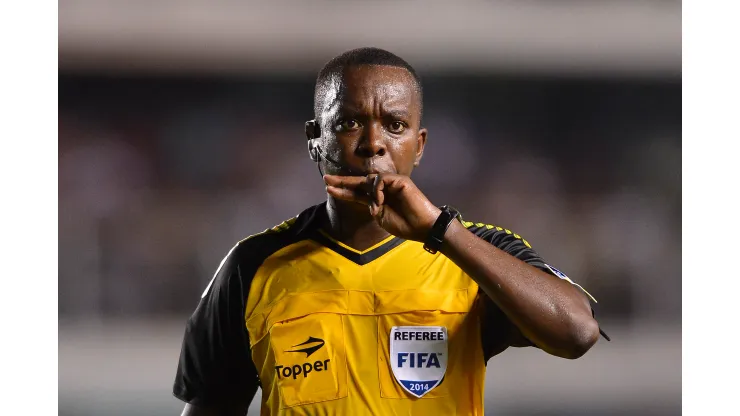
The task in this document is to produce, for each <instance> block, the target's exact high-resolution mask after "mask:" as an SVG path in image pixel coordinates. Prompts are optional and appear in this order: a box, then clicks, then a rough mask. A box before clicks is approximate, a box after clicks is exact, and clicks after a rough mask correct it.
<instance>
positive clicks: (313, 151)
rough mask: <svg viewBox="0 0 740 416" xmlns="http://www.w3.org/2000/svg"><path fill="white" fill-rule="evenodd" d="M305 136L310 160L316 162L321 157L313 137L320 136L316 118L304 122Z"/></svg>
mask: <svg viewBox="0 0 740 416" xmlns="http://www.w3.org/2000/svg"><path fill="white" fill-rule="evenodd" d="M305 132H306V138H308V155H309V157H311V160H313V161H314V162H318V161H319V160H320V158H321V155H320V152H321V151H320V150H319V147H318V144H317V143H316V141H315V140H314V139H317V138H319V137H321V128H320V127H319V124H318V123H316V120H309V121H307V122H306V127H305Z"/></svg>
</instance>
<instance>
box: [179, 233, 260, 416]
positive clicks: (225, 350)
mask: <svg viewBox="0 0 740 416" xmlns="http://www.w3.org/2000/svg"><path fill="white" fill-rule="evenodd" d="M239 251H240V246H239V245H237V246H236V247H234V248H233V249H232V250H231V251H230V252H229V254H228V255H227V256H226V258H225V259H224V260H223V262H222V263H221V265H220V266H219V268H218V270H217V271H216V275H215V276H214V277H213V280H212V281H211V283H210V284H209V286H208V287H207V288H206V290H205V292H204V293H203V296H202V298H201V300H200V302H199V304H198V306H197V308H196V309H195V312H194V313H193V315H192V316H191V317H190V319H189V320H188V322H187V326H186V329H185V336H184V339H183V342H182V351H181V353H180V361H179V364H178V367H177V375H176V377H175V383H174V387H173V394H174V395H175V397H177V398H179V399H180V400H183V401H184V402H187V403H191V404H193V405H196V406H202V407H216V408H221V407H230V406H233V405H243V404H248V403H249V402H251V400H252V398H253V397H254V393H255V392H256V390H257V387H258V386H259V378H258V376H257V370H256V368H255V366H254V363H253V362H252V358H251V353H250V349H249V336H248V334H247V329H246V324H245V321H244V319H245V318H244V313H245V308H246V301H247V295H248V294H249V283H250V282H251V276H247V279H243V277H244V276H242V275H241V268H240V265H239Z"/></svg>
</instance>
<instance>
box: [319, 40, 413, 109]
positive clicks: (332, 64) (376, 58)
mask: <svg viewBox="0 0 740 416" xmlns="http://www.w3.org/2000/svg"><path fill="white" fill-rule="evenodd" d="M360 65H381V66H393V67H397V68H404V69H405V70H407V71H409V73H411V75H412V76H413V77H414V83H415V84H416V85H415V87H416V89H417V91H418V92H419V101H420V103H419V112H420V114H419V115H420V116H421V115H423V114H424V110H423V108H424V98H423V96H424V91H423V89H422V86H421V78H420V77H419V75H418V74H417V73H416V71H415V70H414V67H412V66H411V65H410V64H409V63H408V62H406V61H405V60H403V59H402V58H401V57H399V56H398V55H395V54H393V53H391V52H388V51H386V50H384V49H380V48H373V47H366V48H357V49H352V50H349V51H347V52H344V53H342V54H341V55H338V56H335V57H334V58H332V59H331V60H330V61H329V62H327V63H326V65H324V67H323V68H321V71H319V76H318V77H317V78H316V86H315V88H314V101H313V109H314V115H315V117H316V119H317V120H318V118H319V114H320V113H321V104H322V102H323V100H324V98H325V95H326V91H327V89H326V87H325V84H326V82H327V81H329V80H330V79H332V78H333V77H334V76H341V75H342V73H343V72H344V70H345V69H346V68H349V67H353V66H360Z"/></svg>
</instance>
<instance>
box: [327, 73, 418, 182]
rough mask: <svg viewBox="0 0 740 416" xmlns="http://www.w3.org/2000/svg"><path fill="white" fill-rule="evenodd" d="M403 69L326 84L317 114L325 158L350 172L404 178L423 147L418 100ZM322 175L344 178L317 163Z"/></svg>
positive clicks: (351, 76) (346, 75)
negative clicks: (345, 167) (329, 174)
mask: <svg viewBox="0 0 740 416" xmlns="http://www.w3.org/2000/svg"><path fill="white" fill-rule="evenodd" d="M415 85H416V84H415V83H414V77H413V75H411V74H410V73H409V72H408V71H407V70H405V69H404V68H396V67H391V66H375V65H363V66H356V67H350V68H347V69H345V71H344V74H343V76H342V77H341V78H340V77H336V78H335V79H332V80H330V81H329V83H328V85H327V91H326V94H325V95H324V100H323V103H322V106H321V113H320V114H318V116H319V118H320V120H321V135H322V144H323V146H324V149H325V152H326V153H327V155H328V156H329V157H330V158H332V159H334V160H336V161H339V162H341V163H342V164H344V165H346V166H348V167H349V168H350V169H351V170H352V171H353V172H355V173H358V174H363V175H367V174H369V173H398V174H402V175H410V174H411V171H412V170H413V169H414V166H415V165H416V164H418V162H419V160H420V159H421V156H422V153H423V151H424V145H425V143H426V134H427V132H426V129H421V127H420V123H421V120H420V118H421V114H420V105H421V100H420V97H419V91H418V90H417V89H416V87H415ZM321 163H322V164H323V166H322V167H323V169H324V172H326V173H331V174H344V175H347V174H349V172H343V171H342V170H340V169H339V167H337V166H335V165H334V164H332V163H330V162H327V161H322V162H321Z"/></svg>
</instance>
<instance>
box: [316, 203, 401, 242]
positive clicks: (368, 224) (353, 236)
mask: <svg viewBox="0 0 740 416" xmlns="http://www.w3.org/2000/svg"><path fill="white" fill-rule="evenodd" d="M323 228H324V231H326V232H328V233H329V235H331V236H332V238H334V239H335V240H337V241H341V242H342V243H344V244H346V245H348V246H350V247H352V248H354V249H355V250H360V251H362V250H366V249H368V248H370V247H372V246H374V245H375V244H378V243H379V242H381V241H383V240H384V239H386V238H388V236H390V233H388V231H386V230H384V229H383V228H381V227H380V225H378V223H377V222H375V220H374V219H373V217H372V216H371V215H370V212H369V209H368V207H366V206H363V205H360V204H357V203H354V202H345V201H337V200H336V199H334V198H332V197H329V198H328V199H327V201H326V218H325V221H324V224H323Z"/></svg>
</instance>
